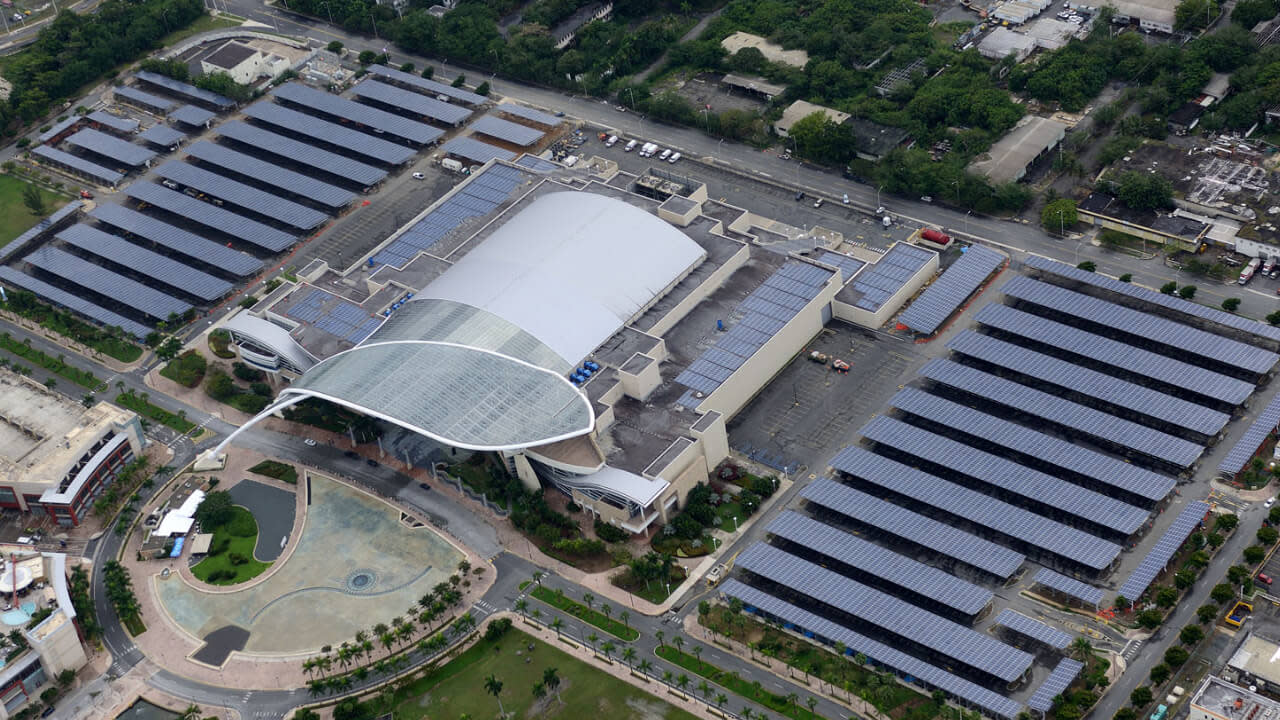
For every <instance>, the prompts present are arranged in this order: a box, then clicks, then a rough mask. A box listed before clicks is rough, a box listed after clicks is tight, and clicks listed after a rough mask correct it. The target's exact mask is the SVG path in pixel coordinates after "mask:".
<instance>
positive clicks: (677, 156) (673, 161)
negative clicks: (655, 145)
mask: <svg viewBox="0 0 1280 720" xmlns="http://www.w3.org/2000/svg"><path fill="white" fill-rule="evenodd" d="M679 159H680V153H673V154H672V155H671V157H669V158H667V162H669V163H671V164H672V165H675V164H676V161H677V160H679Z"/></svg>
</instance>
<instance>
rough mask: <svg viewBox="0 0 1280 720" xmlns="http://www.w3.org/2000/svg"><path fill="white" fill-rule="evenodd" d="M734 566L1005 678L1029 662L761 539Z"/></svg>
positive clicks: (1021, 670)
mask: <svg viewBox="0 0 1280 720" xmlns="http://www.w3.org/2000/svg"><path fill="white" fill-rule="evenodd" d="M735 565H736V567H737V568H738V569H742V570H746V571H747V572H750V573H752V574H753V575H757V576H759V577H762V578H766V579H768V580H771V581H773V582H775V583H778V584H780V585H782V586H783V587H786V588H788V589H790V590H791V591H793V592H796V593H799V594H802V595H806V596H808V597H810V598H813V599H814V600H816V601H818V602H820V603H822V604H824V605H827V606H829V607H832V608H835V609H837V610H840V611H842V612H845V613H848V614H849V615H852V616H854V617H857V618H860V619H861V620H862V621H864V622H866V623H868V624H870V625H874V626H876V627H878V628H880V629H882V630H884V631H886V632H889V633H892V634H894V635H897V636H899V637H902V638H905V639H907V640H910V641H912V642H915V643H917V644H920V645H923V646H925V647H928V648H931V649H932V650H934V651H936V652H938V653H940V654H942V655H945V656H947V657H949V658H952V659H953V660H955V661H957V662H960V663H963V664H965V665H968V666H969V667H972V668H975V669H977V670H980V671H982V672H985V673H987V674H989V675H992V676H994V677H997V678H1000V679H1001V680H1004V681H1005V682H1013V681H1015V680H1017V679H1018V678H1020V677H1022V674H1023V673H1024V672H1026V670H1027V668H1029V667H1031V661H1032V659H1033V658H1032V657H1031V655H1030V654H1029V653H1025V652H1023V651H1021V650H1018V649H1016V648H1012V647H1009V646H1008V645H1005V644H1004V643H1002V642H999V641H998V640H995V639H994V638H991V637H989V636H987V635H983V634H982V633H979V632H976V631H974V630H971V629H970V628H967V627H965V626H963V625H960V624H958V623H955V622H952V621H950V620H947V619H946V618H943V617H940V616H938V615H934V614H933V613H931V612H927V611H925V610H923V609H921V608H918V607H916V606H915V605H912V604H910V603H908V602H904V601H902V600H899V599H897V598H895V597H893V596H892V595H888V594H886V593H883V592H880V591H879V590H876V589H874V588H871V587H867V586H866V585H863V584H862V583H859V582H855V581H853V580H850V579H848V578H846V577H844V576H842V575H840V574H838V573H835V572H832V571H831V570H827V569H825V568H823V567H822V566H820V565H817V564H815V563H811V562H809V561H807V560H804V559H802V558H799V557H796V556H795V555H792V554H790V553H786V552H783V551H782V550H779V549H777V548H775V547H771V546H769V545H766V544H764V543H756V544H755V545H752V546H751V547H749V548H747V549H746V550H744V551H743V552H742V554H740V555H739V556H738V560H737V562H736V563H735Z"/></svg>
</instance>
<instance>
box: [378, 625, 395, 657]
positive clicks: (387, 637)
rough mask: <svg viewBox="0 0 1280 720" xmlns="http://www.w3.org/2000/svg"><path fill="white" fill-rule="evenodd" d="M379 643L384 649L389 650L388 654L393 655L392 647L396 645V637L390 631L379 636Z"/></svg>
mask: <svg viewBox="0 0 1280 720" xmlns="http://www.w3.org/2000/svg"><path fill="white" fill-rule="evenodd" d="M378 641H379V642H381V643H382V647H384V648H386V649H387V654H388V655H390V654H391V647H392V646H393V645H395V644H396V636H395V634H394V633H392V632H391V631H390V630H388V631H387V632H384V633H382V634H381V635H379V636H378Z"/></svg>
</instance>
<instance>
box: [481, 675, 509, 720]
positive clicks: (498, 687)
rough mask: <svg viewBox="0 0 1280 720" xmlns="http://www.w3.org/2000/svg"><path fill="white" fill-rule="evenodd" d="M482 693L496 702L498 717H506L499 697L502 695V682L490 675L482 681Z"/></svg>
mask: <svg viewBox="0 0 1280 720" xmlns="http://www.w3.org/2000/svg"><path fill="white" fill-rule="evenodd" d="M484 691H485V692H487V693H489V694H490V695H492V696H493V699H494V700H497V701H498V717H506V716H507V711H506V710H505V709H504V708H503V707H502V698H501V697H499V696H500V695H501V694H502V681H501V680H499V679H498V678H496V677H494V676H493V675H490V676H489V677H487V678H485V679H484Z"/></svg>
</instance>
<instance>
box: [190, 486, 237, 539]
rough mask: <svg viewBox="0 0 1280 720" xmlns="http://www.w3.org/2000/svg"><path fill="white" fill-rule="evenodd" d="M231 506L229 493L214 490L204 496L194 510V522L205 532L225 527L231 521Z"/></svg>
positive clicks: (232, 504)
mask: <svg viewBox="0 0 1280 720" xmlns="http://www.w3.org/2000/svg"><path fill="white" fill-rule="evenodd" d="M233 506H234V503H233V502H231V494H230V493H228V492H227V491H226V490H214V491H212V492H210V493H209V494H208V495H205V497H204V500H203V501H202V502H201V503H200V506H199V507H197V508H196V514H195V518H196V522H198V523H200V526H201V527H203V528H205V532H210V531H212V529H213V528H217V527H221V526H222V525H225V524H226V522H227V521H228V520H230V519H231V510H232V507H233Z"/></svg>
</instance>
